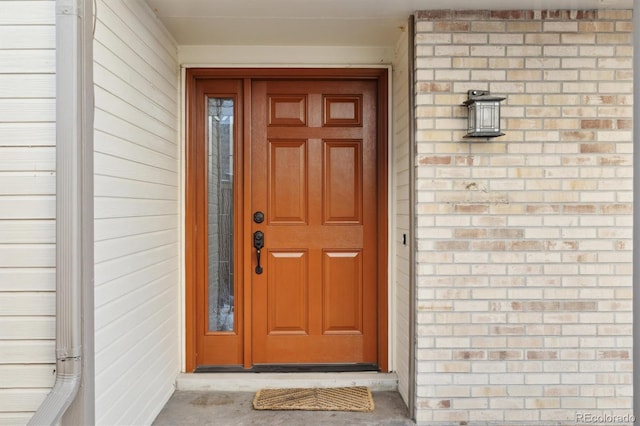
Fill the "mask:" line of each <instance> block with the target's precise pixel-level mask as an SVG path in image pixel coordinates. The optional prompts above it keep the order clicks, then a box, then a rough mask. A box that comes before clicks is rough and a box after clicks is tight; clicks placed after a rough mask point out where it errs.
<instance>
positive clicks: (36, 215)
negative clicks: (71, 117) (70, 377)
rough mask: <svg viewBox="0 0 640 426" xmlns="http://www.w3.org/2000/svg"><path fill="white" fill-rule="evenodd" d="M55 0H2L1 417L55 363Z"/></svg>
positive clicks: (29, 408)
mask: <svg viewBox="0 0 640 426" xmlns="http://www.w3.org/2000/svg"><path fill="white" fill-rule="evenodd" d="M55 179H56V177H55V1H53V0H51V1H9V2H7V1H4V2H0V424H11V425H15V424H24V423H26V422H27V421H28V420H29V418H31V416H32V415H33V412H34V411H35V410H36V409H37V408H38V406H39V405H40V403H41V402H42V400H43V399H44V398H45V396H46V395H47V393H48V392H49V390H50V389H51V387H52V386H53V381H54V368H55V353H54V346H55V341H54V339H55Z"/></svg>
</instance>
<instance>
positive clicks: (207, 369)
mask: <svg viewBox="0 0 640 426" xmlns="http://www.w3.org/2000/svg"><path fill="white" fill-rule="evenodd" d="M354 371H380V368H378V365H377V364H364V363H351V364H254V365H253V367H251V368H244V367H243V366H241V365H224V366H218V365H204V366H200V367H197V368H196V371H195V372H196V373H347V372H354Z"/></svg>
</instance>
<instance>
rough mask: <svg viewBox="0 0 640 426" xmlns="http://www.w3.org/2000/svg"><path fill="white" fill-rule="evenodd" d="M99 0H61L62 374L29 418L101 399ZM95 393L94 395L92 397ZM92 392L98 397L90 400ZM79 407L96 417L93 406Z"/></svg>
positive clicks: (49, 416) (41, 420)
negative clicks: (96, 175)
mask: <svg viewBox="0 0 640 426" xmlns="http://www.w3.org/2000/svg"><path fill="white" fill-rule="evenodd" d="M91 1H92V0H56V4H55V8H56V380H55V384H54V386H53V389H52V390H51V392H50V393H49V395H48V396H47V398H46V399H45V400H44V402H43V403H42V404H41V405H40V407H39V408H38V410H37V412H36V413H35V414H34V416H33V417H32V418H31V420H30V421H29V424H30V425H54V424H59V423H60V422H61V421H62V417H63V415H64V414H65V412H66V411H67V409H68V408H69V406H70V405H71V404H72V403H73V402H74V399H76V396H77V395H78V391H79V389H80V388H81V383H84V387H85V388H87V390H83V394H86V395H83V398H79V400H80V403H81V404H83V405H87V404H93V386H92V383H93V378H88V379H89V381H88V382H84V381H83V380H82V371H83V369H85V370H87V365H85V364H86V363H89V365H92V363H93V360H92V359H91V358H92V357H91V356H86V355H85V357H84V358H83V352H84V353H85V354H86V352H87V348H83V327H84V330H85V334H86V332H87V331H86V330H87V327H86V324H85V323H84V322H83V309H84V310H86V311H87V312H88V320H89V321H90V323H91V324H90V325H91V327H93V322H92V321H91V320H92V317H93V313H92V312H91V311H90V310H91V309H93V303H92V301H91V302H90V306H83V301H87V300H89V299H88V298H87V294H89V295H90V296H91V297H93V292H92V288H93V163H92V157H93V136H92V135H93V94H92V87H93V82H92V74H93V72H92V69H91V62H92V53H91V51H92V48H91V45H92V43H93V40H92V37H91V33H90V31H91V24H92V19H91V17H92V14H93V7H92V3H91ZM87 395H89V397H88V396H87ZM89 398H90V401H89ZM76 411H80V412H82V413H83V414H81V415H80V416H81V417H82V418H84V419H85V421H87V420H88V421H91V420H92V414H93V407H92V406H91V407H88V408H87V407H84V408H80V409H78V410H76ZM87 413H89V414H87Z"/></svg>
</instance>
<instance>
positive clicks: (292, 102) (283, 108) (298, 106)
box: [269, 95, 307, 126]
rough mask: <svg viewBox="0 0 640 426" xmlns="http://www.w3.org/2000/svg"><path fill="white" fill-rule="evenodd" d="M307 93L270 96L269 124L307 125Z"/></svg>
mask: <svg viewBox="0 0 640 426" xmlns="http://www.w3.org/2000/svg"><path fill="white" fill-rule="evenodd" d="M306 124H307V97H306V96H305V95H271V96H269V126H306Z"/></svg>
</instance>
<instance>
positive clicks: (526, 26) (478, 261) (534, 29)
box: [416, 10, 633, 424]
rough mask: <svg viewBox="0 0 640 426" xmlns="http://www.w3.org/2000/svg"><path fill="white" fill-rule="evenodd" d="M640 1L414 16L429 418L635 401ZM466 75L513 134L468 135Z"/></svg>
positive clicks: (596, 408) (524, 414) (592, 411)
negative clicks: (634, 23)
mask: <svg viewBox="0 0 640 426" xmlns="http://www.w3.org/2000/svg"><path fill="white" fill-rule="evenodd" d="M630 19H631V11H627V10H621V11H499V12H492V11H458V12H453V11H426V12H421V13H419V14H418V24H417V35H416V51H417V58H416V59H417V78H418V82H417V96H416V101H417V111H416V112H417V117H418V122H417V125H418V133H417V140H418V151H419V155H418V157H417V158H416V163H417V164H416V165H417V176H418V181H417V183H416V184H417V187H418V191H419V193H418V200H417V202H418V205H417V210H418V218H417V229H416V232H417V236H418V239H419V241H418V254H417V260H418V262H419V264H418V297H419V301H418V377H417V380H418V389H419V390H418V394H419V395H418V401H417V406H418V410H419V411H418V420H419V421H420V422H429V423H431V422H438V421H442V422H458V421H468V422H478V421H486V422H490V423H506V422H514V421H528V422H537V423H539V424H548V423H550V422H560V423H566V424H573V423H575V421H576V419H577V418H578V417H577V416H578V415H579V414H585V413H588V414H589V415H628V414H629V413H630V411H631V407H632V389H631V380H632V362H631V352H632V339H631V326H632V324H631V309H632V307H631V266H632V265H631V238H632V237H631V231H632V229H631V222H632V216H631V213H632V206H631V200H632V158H631V153H632V148H633V142H632V74H633V72H632V58H631V56H632V47H631V41H632V34H631V21H630ZM469 89H489V90H491V92H492V93H493V94H496V95H503V96H506V97H507V100H506V101H505V102H504V103H503V108H502V112H503V116H502V117H503V118H502V125H503V130H504V131H505V133H506V136H503V137H500V138H497V139H492V140H489V141H487V140H482V139H481V140H468V139H463V137H462V136H463V135H464V133H465V128H466V111H465V108H463V107H462V106H461V104H462V102H463V101H464V100H465V99H466V93H467V90H469Z"/></svg>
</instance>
